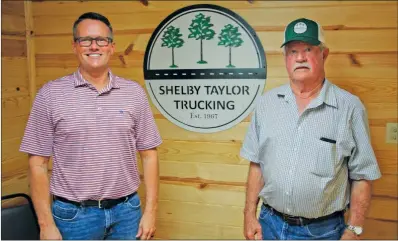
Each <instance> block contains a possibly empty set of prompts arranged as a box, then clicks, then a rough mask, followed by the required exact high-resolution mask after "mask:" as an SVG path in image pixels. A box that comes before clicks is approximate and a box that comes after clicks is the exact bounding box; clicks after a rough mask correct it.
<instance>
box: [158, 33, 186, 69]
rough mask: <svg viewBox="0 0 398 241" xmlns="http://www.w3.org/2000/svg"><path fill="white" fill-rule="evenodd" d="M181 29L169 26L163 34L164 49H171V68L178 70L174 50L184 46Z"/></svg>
mask: <svg viewBox="0 0 398 241" xmlns="http://www.w3.org/2000/svg"><path fill="white" fill-rule="evenodd" d="M181 36H182V34H181V33H180V28H175V27H174V26H169V27H168V28H167V29H166V31H165V32H164V34H163V38H162V40H163V43H162V47H167V48H171V65H170V68H177V67H178V66H177V65H175V64H174V48H181V47H182V46H183V45H184V40H183V39H182V38H181Z"/></svg>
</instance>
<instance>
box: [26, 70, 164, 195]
mask: <svg viewBox="0 0 398 241" xmlns="http://www.w3.org/2000/svg"><path fill="white" fill-rule="evenodd" d="M109 76H110V81H109V84H108V85H107V86H106V87H105V88H104V89H103V90H101V91H100V92H98V91H97V90H96V89H95V88H94V86H92V85H91V84H90V83H89V82H87V81H86V80H84V79H83V77H82V75H81V74H80V72H79V71H76V72H75V73H73V74H71V75H68V76H65V77H62V78H60V79H57V80H54V81H51V82H48V83H47V84H45V85H44V86H43V87H42V88H41V89H40V90H39V92H38V94H37V95H36V98H35V102H34V105H33V107H32V111H31V114H30V116H29V120H28V124H27V127H26V130H25V135H24V137H23V140H22V144H21V147H20V151H22V152H26V153H30V154H32V155H39V156H53V171H52V176H51V180H50V192H51V193H52V194H54V195H57V196H61V197H64V198H67V199H69V200H73V201H82V200H87V199H93V200H99V199H108V198H119V197H122V196H126V195H128V194H131V193H133V192H135V191H136V190H137V189H138V186H139V184H140V177H139V172H138V166H137V159H136V151H140V150H147V149H150V148H153V147H157V146H158V145H160V144H161V143H162V140H161V137H160V134H159V132H158V129H157V126H156V124H155V120H154V118H153V115H152V112H151V109H150V106H149V103H148V99H147V96H146V94H145V91H144V90H143V88H142V87H141V86H140V85H139V84H137V83H136V82H134V81H130V80H126V79H123V78H120V77H118V76H115V75H113V74H112V73H111V71H109Z"/></svg>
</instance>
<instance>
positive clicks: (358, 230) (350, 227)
mask: <svg viewBox="0 0 398 241" xmlns="http://www.w3.org/2000/svg"><path fill="white" fill-rule="evenodd" d="M347 229H348V230H350V231H352V232H353V233H355V234H356V235H357V236H359V235H361V234H362V232H363V228H362V227H360V226H353V225H348V226H347Z"/></svg>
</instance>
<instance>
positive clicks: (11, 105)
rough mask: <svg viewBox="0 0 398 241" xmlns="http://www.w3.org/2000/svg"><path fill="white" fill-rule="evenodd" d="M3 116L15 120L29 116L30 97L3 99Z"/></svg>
mask: <svg viewBox="0 0 398 241" xmlns="http://www.w3.org/2000/svg"><path fill="white" fill-rule="evenodd" d="M1 111H2V112H1V114H2V116H3V118H13V117H18V116H24V115H29V113H30V97H29V96H28V95H24V96H16V97H9V98H2V99H1Z"/></svg>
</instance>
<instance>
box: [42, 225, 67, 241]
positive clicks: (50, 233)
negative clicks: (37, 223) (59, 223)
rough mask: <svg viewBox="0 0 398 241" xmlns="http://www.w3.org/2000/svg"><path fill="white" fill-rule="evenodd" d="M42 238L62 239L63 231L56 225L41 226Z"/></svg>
mask: <svg viewBox="0 0 398 241" xmlns="http://www.w3.org/2000/svg"><path fill="white" fill-rule="evenodd" d="M40 239H41V240H62V236H61V233H60V232H59V230H58V228H57V227H56V226H55V225H51V226H48V227H45V228H40Z"/></svg>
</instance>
